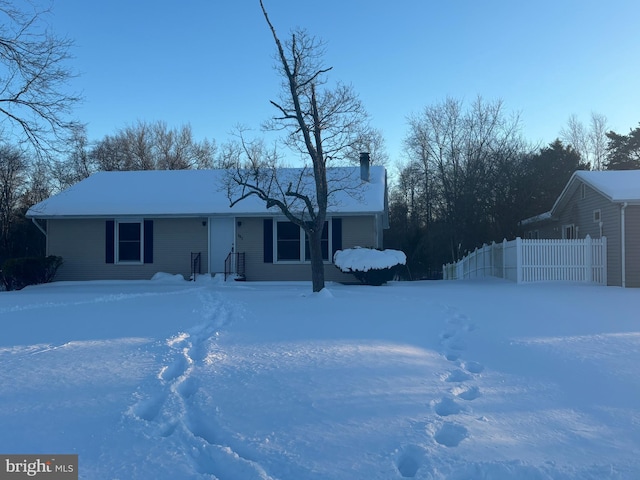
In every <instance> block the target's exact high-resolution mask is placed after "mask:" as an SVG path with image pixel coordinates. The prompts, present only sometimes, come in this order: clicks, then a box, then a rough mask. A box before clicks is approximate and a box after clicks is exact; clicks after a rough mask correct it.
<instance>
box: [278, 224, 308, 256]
mask: <svg viewBox="0 0 640 480" xmlns="http://www.w3.org/2000/svg"><path fill="white" fill-rule="evenodd" d="M276 226H277V228H276V253H277V255H276V258H277V259H278V261H279V262H282V261H285V262H286V261H298V262H299V261H300V258H301V256H300V245H301V243H302V242H301V241H300V236H301V234H300V227H299V226H298V225H296V224H295V223H291V222H277V224H276Z"/></svg>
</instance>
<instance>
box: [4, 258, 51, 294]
mask: <svg viewBox="0 0 640 480" xmlns="http://www.w3.org/2000/svg"><path fill="white" fill-rule="evenodd" d="M60 265H62V257H56V256H54V255H49V256H48V257H24V258H12V259H9V260H7V261H6V262H4V264H3V265H2V270H0V277H1V279H2V283H3V284H4V287H5V288H6V289H7V290H20V289H21V288H24V287H26V286H27V285H37V284H39V283H49V282H50V281H52V280H53V277H55V275H56V272H57V271H58V268H60Z"/></svg>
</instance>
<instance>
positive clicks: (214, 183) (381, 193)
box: [27, 166, 386, 218]
mask: <svg viewBox="0 0 640 480" xmlns="http://www.w3.org/2000/svg"><path fill="white" fill-rule="evenodd" d="M282 171H283V172H288V173H290V174H296V173H298V174H299V173H300V172H302V169H283V170H282ZM330 172H339V173H340V177H341V178H348V181H349V183H350V185H351V186H353V187H354V188H357V189H358V190H357V191H358V194H357V195H349V194H347V192H342V191H338V192H336V195H335V197H334V201H333V203H332V204H331V205H333V206H332V207H331V206H330V207H329V213H382V212H384V210H385V202H384V198H385V190H386V173H385V169H384V167H381V166H372V167H370V181H369V182H362V181H361V180H360V168H359V167H340V168H335V169H329V170H328V175H330ZM226 173H227V172H226V171H225V170H145V171H115V172H97V173H94V174H93V175H91V176H90V177H88V178H86V179H84V180H82V181H81V182H78V183H77V184H75V185H73V186H71V187H69V188H68V189H66V190H64V191H62V192H60V193H58V194H57V195H54V196H52V197H50V198H48V199H46V200H44V201H42V202H40V203H38V204H36V205H34V206H32V207H31V208H30V209H29V210H28V211H27V217H32V218H67V217H114V216H208V215H215V214H221V215H224V214H227V215H278V214H279V213H280V212H279V210H278V209H277V208H272V209H267V208H266V206H265V203H264V202H263V201H261V200H260V199H259V198H258V197H256V196H251V197H249V198H246V199H244V200H242V201H240V202H238V203H237V204H236V205H235V206H234V207H233V208H232V207H230V206H229V203H230V202H229V199H228V197H227V193H226V189H225V187H224V181H225V177H226ZM360 186H361V188H360Z"/></svg>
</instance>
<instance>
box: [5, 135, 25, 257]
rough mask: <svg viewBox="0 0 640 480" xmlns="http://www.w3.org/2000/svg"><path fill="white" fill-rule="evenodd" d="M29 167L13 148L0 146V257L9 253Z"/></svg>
mask: <svg viewBox="0 0 640 480" xmlns="http://www.w3.org/2000/svg"><path fill="white" fill-rule="evenodd" d="M28 170H29V166H28V162H27V159H26V157H25V156H24V154H23V153H22V152H21V151H20V150H18V149H17V148H15V147H10V146H6V145H2V146H0V257H1V256H3V255H2V254H5V255H6V254H8V252H9V251H10V245H9V241H10V238H11V229H12V226H13V223H14V221H15V219H16V215H17V213H18V212H17V209H18V206H19V202H20V199H21V197H22V195H23V194H24V193H25V191H26V186H27V174H28Z"/></svg>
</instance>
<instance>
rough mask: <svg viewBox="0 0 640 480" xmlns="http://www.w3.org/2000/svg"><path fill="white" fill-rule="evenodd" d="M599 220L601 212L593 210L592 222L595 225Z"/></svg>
mask: <svg viewBox="0 0 640 480" xmlns="http://www.w3.org/2000/svg"><path fill="white" fill-rule="evenodd" d="M601 218H602V212H601V210H600V209H598V210H594V211H593V221H594V222H596V223H597V222H599V221H600V219H601Z"/></svg>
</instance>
